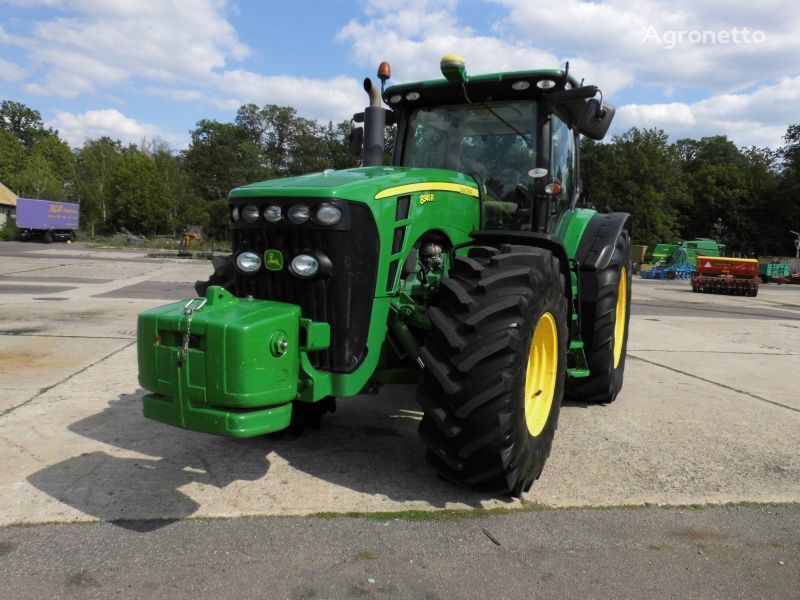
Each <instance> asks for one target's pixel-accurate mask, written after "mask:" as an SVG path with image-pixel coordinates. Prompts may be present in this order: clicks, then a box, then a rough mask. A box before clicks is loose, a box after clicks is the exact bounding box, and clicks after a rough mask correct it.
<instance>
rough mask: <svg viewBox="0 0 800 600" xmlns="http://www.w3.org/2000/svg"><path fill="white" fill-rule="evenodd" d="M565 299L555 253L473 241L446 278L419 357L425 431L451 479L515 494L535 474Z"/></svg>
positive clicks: (563, 332) (435, 459) (554, 403)
mask: <svg viewBox="0 0 800 600" xmlns="http://www.w3.org/2000/svg"><path fill="white" fill-rule="evenodd" d="M566 312H567V303H566V299H565V294H564V280H563V277H562V275H561V272H560V270H559V263H558V259H557V258H555V257H554V256H553V254H552V253H550V252H549V251H547V250H543V249H540V248H531V247H528V246H511V245H503V246H502V247H500V248H495V247H491V246H477V247H473V248H472V249H470V251H469V254H468V256H467V257H456V259H455V261H454V264H453V267H452V269H451V271H450V277H448V278H443V279H442V282H441V294H440V297H439V302H438V305H437V306H435V307H432V308H431V309H430V313H429V314H430V318H431V322H432V331H431V333H430V335H429V336H428V338H427V339H426V341H425V345H424V346H423V348H422V351H421V354H422V358H423V361H424V362H425V367H426V370H425V379H424V381H423V384H422V385H421V386H420V388H419V391H418V399H419V402H420V404H421V405H422V408H423V410H424V416H423V418H422V423H421V424H420V428H419V435H420V437H421V438H422V440H423V441H424V442H425V444H426V445H427V447H428V452H427V458H428V460H429V462H431V463H432V464H433V466H434V467H435V468H436V469H437V471H438V473H439V474H440V475H441V476H442V477H444V478H445V479H447V480H450V481H453V482H455V483H459V484H463V485H469V486H472V487H474V488H476V489H479V490H482V491H489V492H496V493H504V494H511V495H519V494H521V493H522V492H525V491H527V490H528V489H529V488H530V486H531V484H532V483H533V481H534V480H535V479H537V478H538V477H539V475H540V474H541V472H542V468H543V467H544V464H545V462H546V460H547V457H548V456H549V454H550V448H551V446H552V443H553V435H554V434H555V430H556V426H557V424H558V414H559V410H560V407H561V398H562V396H563V393H564V378H565V370H566V347H567V328H566V322H567V317H566Z"/></svg>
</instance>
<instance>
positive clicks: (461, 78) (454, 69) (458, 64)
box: [439, 54, 467, 83]
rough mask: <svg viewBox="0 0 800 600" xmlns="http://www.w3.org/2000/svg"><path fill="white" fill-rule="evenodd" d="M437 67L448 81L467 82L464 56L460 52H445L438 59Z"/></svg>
mask: <svg viewBox="0 0 800 600" xmlns="http://www.w3.org/2000/svg"><path fill="white" fill-rule="evenodd" d="M439 68H440V69H441V70H442V75H444V78H445V79H447V81H449V82H450V83H466V82H467V68H466V66H465V65H464V57H463V56H461V55H460V54H446V55H445V56H443V57H442V60H441V61H439Z"/></svg>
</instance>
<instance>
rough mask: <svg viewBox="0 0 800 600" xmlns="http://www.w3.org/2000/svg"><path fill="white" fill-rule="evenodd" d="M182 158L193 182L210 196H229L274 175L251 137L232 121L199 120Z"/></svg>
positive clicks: (214, 197) (207, 196) (209, 197)
mask: <svg viewBox="0 0 800 600" xmlns="http://www.w3.org/2000/svg"><path fill="white" fill-rule="evenodd" d="M183 161H184V162H183V164H184V166H185V168H186V170H187V171H188V176H189V180H190V182H191V184H192V186H193V187H194V188H195V189H196V190H197V192H198V193H199V194H200V195H201V196H202V197H204V198H205V199H207V200H219V199H223V198H227V197H228V192H230V191H231V190H232V189H233V188H235V187H238V186H241V185H244V184H246V183H252V182H253V181H258V180H260V179H266V178H268V177H269V176H270V175H272V173H271V171H270V170H269V169H268V168H267V167H266V165H264V164H263V162H262V159H261V157H260V152H259V149H258V147H257V146H256V145H255V143H253V141H252V139H251V137H250V136H249V135H248V134H247V132H246V131H245V130H244V129H243V128H241V127H239V126H237V125H234V124H232V123H219V122H218V121H210V120H202V121H200V122H199V123H198V124H197V128H196V129H195V130H194V131H192V141H191V143H190V144H189V148H188V149H187V150H186V152H185V153H184V155H183Z"/></svg>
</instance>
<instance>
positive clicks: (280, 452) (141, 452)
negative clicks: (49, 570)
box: [28, 386, 516, 531]
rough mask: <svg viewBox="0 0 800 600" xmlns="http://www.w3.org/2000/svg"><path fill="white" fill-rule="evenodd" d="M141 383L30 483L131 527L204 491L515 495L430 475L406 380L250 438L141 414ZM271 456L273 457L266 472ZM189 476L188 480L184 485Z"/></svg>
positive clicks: (325, 498) (284, 501)
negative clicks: (78, 448)
mask: <svg viewBox="0 0 800 600" xmlns="http://www.w3.org/2000/svg"><path fill="white" fill-rule="evenodd" d="M143 393H144V392H143V391H142V390H139V391H138V392H137V393H135V394H126V395H122V396H120V397H119V398H118V399H116V400H112V401H111V402H110V403H109V404H108V405H107V406H106V407H105V408H104V409H103V410H102V411H100V412H98V413H96V414H94V415H91V416H89V417H86V418H83V419H80V420H78V421H75V422H74V423H72V424H71V425H69V427H68V429H69V431H71V432H72V433H75V434H78V435H80V436H82V437H84V438H88V439H90V440H95V441H97V442H100V443H101V444H103V445H105V446H106V447H99V448H97V449H93V451H90V452H85V453H83V454H80V455H77V456H72V457H69V458H65V459H64V460H63V461H61V462H59V463H56V464H53V465H50V466H47V467H45V468H44V469H42V470H40V471H38V472H36V473H34V474H32V475H31V476H29V477H28V482H29V483H31V484H32V485H33V486H35V487H36V488H38V489H39V490H41V491H43V492H45V493H46V494H48V495H49V496H51V497H53V498H55V499H57V500H59V501H60V502H62V503H64V504H66V505H68V506H71V507H73V508H75V509H77V510H79V511H81V512H83V513H85V514H88V515H91V516H93V517H95V518H97V519H99V520H102V521H107V522H111V523H114V524H116V525H118V526H120V527H124V528H126V529H130V530H133V531H150V530H154V529H158V528H161V527H164V526H166V525H169V524H170V523H172V522H174V521H178V520H181V519H183V518H185V517H189V516H191V515H193V514H194V513H196V512H197V511H198V510H199V509H200V508H201V507H202V505H203V504H205V503H206V501H208V503H210V504H213V506H214V512H216V513H219V512H221V511H224V512H228V513H230V514H254V513H255V514H258V513H264V512H272V511H271V510H270V507H272V508H273V509H274V512H275V513H276V514H277V513H280V512H282V513H284V514H286V513H289V514H291V512H293V511H295V510H297V509H296V508H295V507H296V502H295V499H296V498H302V497H303V496H306V495H310V496H311V497H316V498H318V500H316V501H315V503H314V505H313V506H314V511H315V512H316V511H318V512H351V511H362V510H369V511H373V510H376V511H380V510H387V511H392V510H397V504H396V503H397V502H412V503H413V505H412V506H409V507H408V508H409V509H417V508H425V507H434V508H445V507H448V506H452V505H453V504H457V505H460V506H467V507H473V508H480V507H481V506H482V505H483V504H484V502H485V501H487V500H499V501H500V502H501V503H503V504H507V505H509V506H513V505H516V501H512V500H511V499H510V498H507V497H502V496H499V497H498V496H495V495H491V494H485V493H478V492H475V491H472V490H470V489H466V488H462V487H458V486H455V485H453V484H451V483H448V482H446V481H443V480H441V479H440V478H438V477H437V476H436V474H435V473H434V472H433V469H432V468H431V466H430V465H428V464H427V463H426V461H425V449H424V446H423V445H422V442H421V441H420V440H419V438H418V437H417V427H418V425H419V420H420V418H421V412H420V408H419V405H417V403H416V400H415V395H414V388H413V387H410V386H386V387H385V388H383V390H382V391H381V393H380V394H379V395H377V396H358V397H356V398H349V399H344V400H340V401H339V402H338V407H337V411H336V413H334V414H330V413H329V414H327V415H326V416H325V417H324V418H323V422H322V427H321V428H319V429H307V430H306V431H305V432H304V433H303V435H301V436H298V437H294V436H291V435H289V434H287V435H286V436H284V437H282V438H277V439H276V438H275V437H273V436H263V437H258V438H252V439H248V440H234V439H229V438H224V437H219V436H213V435H208V434H203V433H196V432H190V431H184V430H181V429H177V428H174V427H170V426H167V425H162V424H160V423H156V422H153V421H149V420H147V419H145V418H144V417H143V416H142V414H141V397H142V394H143ZM69 453H70V450H69V448H65V454H66V455H68V454H69ZM131 454H135V455H137V456H134V457H131V456H130V455H131ZM276 464H279V465H280V468H274V467H273V468H272V471H273V472H271V466H272V465H276ZM309 476H310V477H309ZM330 484H333V485H330ZM186 486H189V487H190V488H191V489H190V490H189V489H187V490H186V491H182V490H183V489H184V488H185V487H186ZM198 486H199V488H198ZM337 488H346V489H349V490H352V491H354V492H356V493H357V495H356V496H355V497H354V496H353V495H351V494H347V493H340V491H339V489H337ZM198 498H199V499H198ZM319 498H321V500H319ZM382 505H385V508H384V507H383V506H382ZM401 510H402V509H401Z"/></svg>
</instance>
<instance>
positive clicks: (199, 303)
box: [178, 298, 206, 367]
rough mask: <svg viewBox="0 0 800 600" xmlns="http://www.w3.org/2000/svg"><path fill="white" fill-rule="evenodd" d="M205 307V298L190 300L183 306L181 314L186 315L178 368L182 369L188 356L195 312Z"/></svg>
mask: <svg viewBox="0 0 800 600" xmlns="http://www.w3.org/2000/svg"><path fill="white" fill-rule="evenodd" d="M205 305H206V299H205V298H192V299H191V300H189V301H188V302H187V303H186V304H184V305H183V314H184V315H186V317H187V319H186V331H184V332H183V344H182V345H181V351H180V358H179V359H178V367H182V366H183V363H184V361H185V360H186V357H187V356H188V355H189V338H190V335H191V330H192V319H193V318H194V316H195V314H197V311H199V310H200V309H201V308H203V307H204V306H205Z"/></svg>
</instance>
